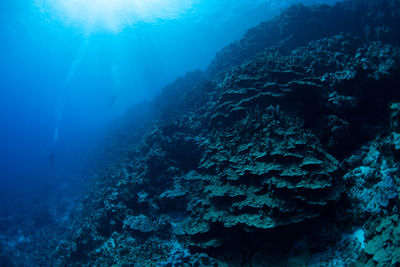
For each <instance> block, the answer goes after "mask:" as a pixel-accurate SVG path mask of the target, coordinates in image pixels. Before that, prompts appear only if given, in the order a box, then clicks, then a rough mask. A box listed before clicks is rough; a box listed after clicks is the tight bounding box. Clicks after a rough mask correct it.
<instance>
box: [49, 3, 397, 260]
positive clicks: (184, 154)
mask: <svg viewBox="0 0 400 267" xmlns="http://www.w3.org/2000/svg"><path fill="white" fill-rule="evenodd" d="M399 46H400V2H399V1H396V0H376V1H362V0H354V1H345V2H343V3H338V4H336V5H334V6H313V7H305V6H302V5H295V6H292V7H290V8H289V9H287V10H284V11H283V12H282V14H281V15H280V16H278V17H276V18H274V19H273V20H271V21H267V22H264V23H262V24H260V25H259V26H257V27H255V28H253V29H250V30H249V31H248V32H247V34H246V35H245V36H244V37H243V39H241V40H239V41H237V42H235V43H233V44H231V45H230V46H228V47H226V48H225V49H223V50H222V51H221V52H220V53H218V54H217V56H216V58H215V59H214V61H213V62H212V63H211V64H210V66H209V68H208V69H207V70H206V71H205V72H201V71H195V72H191V73H188V74H186V75H185V76H184V77H182V78H179V79H178V80H176V81H175V82H174V83H172V84H170V85H169V86H167V87H165V88H164V89H163V91H162V92H161V94H160V95H158V96H157V97H156V98H155V99H154V100H153V101H151V102H149V103H144V104H141V105H137V106H136V107H133V108H132V110H131V111H130V112H129V113H127V114H126V115H125V117H124V119H123V120H124V121H123V123H122V124H121V125H119V126H118V127H116V128H115V129H114V130H113V131H112V133H111V134H110V138H109V140H108V142H107V144H106V145H105V147H104V149H102V151H103V152H102V154H101V155H99V156H98V160H97V162H96V163H95V164H94V165H93V166H94V167H93V170H92V172H93V178H92V180H91V185H90V187H89V190H88V193H87V195H86V196H85V199H84V200H83V203H82V205H81V206H80V208H79V210H78V211H77V212H76V214H75V215H74V223H73V226H72V227H73V230H71V234H70V236H69V237H68V238H66V239H65V240H64V241H62V242H61V243H60V244H59V245H58V247H57V248H56V249H55V251H54V252H53V254H52V255H51V262H52V263H51V264H52V265H54V266H113V265H114V266H349V265H351V264H353V265H354V266H365V265H367V266H398V265H400V224H399V223H400V218H399V208H400V199H399V186H400V176H399V175H400V169H399V167H400V166H399V160H400V68H399V67H400V47H399Z"/></svg>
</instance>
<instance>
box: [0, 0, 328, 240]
mask: <svg viewBox="0 0 400 267" xmlns="http://www.w3.org/2000/svg"><path fill="white" fill-rule="evenodd" d="M65 2H68V1H66V0H65V1H63V0H58V1H54V0H53V1H51V0H49V1H34V0H3V1H1V2H0V207H2V208H4V207H7V206H9V205H11V204H10V203H14V202H15V201H17V203H18V201H20V200H21V199H27V200H29V199H31V198H32V197H33V196H37V195H38V194H39V195H41V196H43V195H45V194H46V193H47V192H48V191H47V190H54V188H60V187H61V186H62V185H65V184H69V183H70V182H71V181H76V180H81V179H83V178H82V177H81V176H80V173H81V171H82V169H83V168H84V167H85V166H86V164H88V161H90V158H91V155H92V151H93V149H94V148H96V147H97V144H98V142H101V140H102V134H103V133H104V132H105V130H106V129H107V125H108V124H109V123H110V122H111V121H112V120H113V119H115V118H116V117H118V116H120V115H122V114H123V113H124V111H126V110H127V109H128V108H129V107H130V106H132V105H133V104H135V103H139V102H142V101H146V100H149V99H151V98H152V97H153V96H154V95H155V94H157V93H158V92H159V91H160V89H161V88H162V87H163V86H165V85H166V84H168V83H169V82H172V81H173V80H174V79H176V78H177V77H179V76H180V75H183V74H184V73H185V72H187V71H190V70H194V69H205V68H206V67H207V65H208V64H209V63H210V61H211V60H212V58H213V57H214V56H215V54H216V53H217V52H218V51H219V50H220V49H222V48H223V47H224V46H226V45H228V44H229V43H230V42H232V41H234V40H237V39H239V38H240V37H241V36H242V35H243V34H244V33H245V31H246V30H247V29H249V28H250V27H252V26H255V25H257V24H258V23H259V22H261V21H264V20H267V19H269V18H271V17H273V16H274V15H277V14H278V13H279V11H280V10H281V9H282V8H284V7H286V6H288V5H290V4H292V3H295V2H302V3H304V4H314V3H332V2H335V1H322V0H321V1H317V0H315V1H314V0H310V1H306V0H304V1H291V0H288V1H275V0H270V1H268V0H258V1H247V0H246V1H245V0H236V1H228V0H217V1H215V0H204V1H192V2H193V3H192V5H191V6H190V7H188V8H180V6H179V5H180V4H182V3H185V1H171V6H170V8H169V9H166V8H165V7H164V6H163V5H160V6H158V3H161V2H163V1H143V3H145V5H146V3H149V4H148V5H149V6H146V7H145V10H147V11H146V12H147V13H146V14H145V16H144V15H143V17H140V12H136V13H133V14H127V16H129V15H130V16H132V18H131V20H129V19H128V20H127V21H133V22H131V23H128V22H122V23H120V24H119V25H117V26H115V27H111V28H107V25H104V22H102V23H100V22H97V21H96V19H95V18H94V19H93V21H91V24H90V25H89V26H88V24H85V22H82V21H80V22H77V21H74V19H76V17H79V12H78V15H76V14H75V15H74V17H73V18H71V17H68V15H66V14H67V13H68V12H67V11H65V10H64V11H65V13H64V12H61V13H60V11H54V6H56V7H57V6H58V7H59V8H61V9H62V7H63V6H62V4H63V3H65ZM86 2H89V3H90V2H93V4H92V5H96V4H98V5H101V4H99V3H101V2H103V3H104V1H95V0H93V1H86ZM109 2H110V3H112V2H113V1H109ZM115 2H124V1H115ZM48 3H52V5H49V4H48ZM75 3H79V1H75ZM172 3H173V4H172ZM186 3H190V1H187V2H186ZM157 8H158V9H160V8H161V9H160V10H157ZM110 9H111V8H110ZM148 10H150V11H148ZM151 10H156V12H152V11H151ZM88 12H90V11H88ZM160 14H161V15H160ZM152 16H154V17H152ZM66 17H67V18H66ZM111 24H112V23H111ZM51 158H52V159H51ZM49 185H50V186H49ZM0 211H1V209H0ZM0 215H1V213H0ZM1 235H2V233H1V232H0V236H1Z"/></svg>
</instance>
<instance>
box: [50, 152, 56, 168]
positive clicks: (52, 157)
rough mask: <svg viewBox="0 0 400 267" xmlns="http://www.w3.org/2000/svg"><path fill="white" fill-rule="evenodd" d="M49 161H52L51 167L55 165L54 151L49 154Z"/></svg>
mask: <svg viewBox="0 0 400 267" xmlns="http://www.w3.org/2000/svg"><path fill="white" fill-rule="evenodd" d="M49 161H50V167H52V168H53V167H54V165H55V161H54V152H53V153H51V154H50V156H49Z"/></svg>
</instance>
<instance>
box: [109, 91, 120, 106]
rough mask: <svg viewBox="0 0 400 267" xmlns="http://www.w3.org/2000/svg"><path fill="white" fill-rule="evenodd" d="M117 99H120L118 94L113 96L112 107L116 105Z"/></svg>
mask: <svg viewBox="0 0 400 267" xmlns="http://www.w3.org/2000/svg"><path fill="white" fill-rule="evenodd" d="M117 99H118V94H115V95H113V96H112V97H111V102H110V107H112V106H113V105H114V103H115V102H116V101H117Z"/></svg>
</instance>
